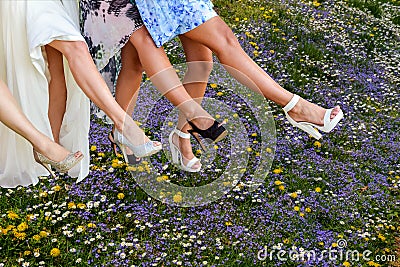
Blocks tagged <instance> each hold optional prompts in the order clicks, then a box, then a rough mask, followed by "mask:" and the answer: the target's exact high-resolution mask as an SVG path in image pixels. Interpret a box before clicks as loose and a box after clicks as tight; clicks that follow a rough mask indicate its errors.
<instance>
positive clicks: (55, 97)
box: [45, 45, 67, 143]
mask: <svg viewBox="0 0 400 267" xmlns="http://www.w3.org/2000/svg"><path fill="white" fill-rule="evenodd" d="M45 48H46V54H47V62H48V66H49V71H50V77H51V78H50V83H49V112H48V116H49V120H50V125H51V130H52V132H53V137H54V141H55V142H56V143H60V129H61V125H62V121H63V118H64V114H65V109H66V106H67V85H66V83H65V75H64V64H63V55H62V54H61V53H60V52H59V51H58V50H56V49H54V48H52V47H51V46H48V45H46V46H45Z"/></svg>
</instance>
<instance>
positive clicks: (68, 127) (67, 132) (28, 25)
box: [0, 0, 90, 188]
mask: <svg viewBox="0 0 400 267" xmlns="http://www.w3.org/2000/svg"><path fill="white" fill-rule="evenodd" d="M54 40H65V41H84V38H83V37H82V36H81V34H80V31H79V13H78V4H77V1H75V0H64V1H63V2H62V1H60V0H53V1H46V0H7V1H1V0H0V79H2V80H3V81H4V82H5V83H6V84H7V85H8V87H9V88H10V90H11V92H12V94H13V96H14V97H15V99H16V100H17V102H19V104H20V106H21V108H22V110H23V112H24V113H25V115H26V116H27V117H28V119H29V120H30V121H31V122H32V123H33V125H34V126H35V127H36V128H37V129H38V130H39V131H41V132H43V133H44V134H46V135H47V136H49V137H51V138H52V132H51V128H50V123H49V120H48V114H47V113H48V104H49V93H48V90H49V89H48V83H49V75H48V69H47V63H46V60H45V55H44V54H43V46H44V45H46V44H49V43H50V42H52V41H54ZM64 62H65V63H64V68H65V76H66V82H67V88H68V89H67V90H68V92H67V108H66V113H65V116H64V119H63V124H62V127H61V132H60V143H61V145H62V146H64V147H65V148H66V149H68V150H70V151H78V150H80V151H82V153H83V154H84V159H83V160H82V161H81V163H80V164H78V165H77V166H75V167H74V168H73V169H72V170H70V172H69V175H71V176H72V177H78V180H77V181H78V182H79V181H81V180H82V179H84V178H85V177H86V176H87V175H88V173H89V160H90V155H89V141H88V133H89V126H90V101H89V99H88V98H87V97H86V96H85V94H84V93H83V92H82V91H81V89H80V88H79V87H78V86H77V84H76V82H75V80H74V79H73V77H72V74H71V71H70V69H69V68H68V65H67V64H66V60H65V59H64ZM0 97H1V96H0ZM42 175H46V176H47V175H48V173H47V172H46V170H45V169H44V168H43V167H42V166H40V165H39V164H37V163H36V162H35V160H34V158H33V153H32V146H31V144H30V143H29V142H27V141H26V140H25V139H23V138H22V137H20V136H19V135H17V134H16V133H14V132H13V131H11V130H10V129H8V128H7V127H5V126H4V125H3V124H1V123H0V186H1V187H9V188H12V187H16V186H18V185H23V186H27V185H30V184H36V183H37V182H38V176H42Z"/></svg>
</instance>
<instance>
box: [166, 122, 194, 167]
mask: <svg viewBox="0 0 400 267" xmlns="http://www.w3.org/2000/svg"><path fill="white" fill-rule="evenodd" d="M174 134H177V135H178V136H179V137H181V138H184V139H190V134H187V133H184V132H182V131H180V130H178V129H176V128H175V129H174V130H173V131H172V132H171V133H170V135H169V138H168V141H169V147H170V149H171V154H172V162H173V163H174V164H176V165H178V167H179V168H180V169H182V170H184V171H187V172H199V171H200V169H201V164H200V166H199V167H198V168H196V169H193V168H192V167H193V166H194V165H195V164H196V163H197V162H199V163H200V159H198V158H197V157H194V158H192V159H191V160H189V162H188V163H187V164H186V165H185V164H184V163H183V155H182V153H181V151H180V150H179V147H177V146H176V145H175V144H174V143H173V141H172V140H173V135H174Z"/></svg>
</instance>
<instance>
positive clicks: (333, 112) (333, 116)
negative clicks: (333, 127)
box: [331, 106, 340, 119]
mask: <svg viewBox="0 0 400 267" xmlns="http://www.w3.org/2000/svg"><path fill="white" fill-rule="evenodd" d="M339 112H340V107H339V106H336V107H335V108H334V109H333V110H332V112H331V119H333V118H335V116H336V115H337V114H339Z"/></svg>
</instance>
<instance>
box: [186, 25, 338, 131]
mask: <svg viewBox="0 0 400 267" xmlns="http://www.w3.org/2000/svg"><path fill="white" fill-rule="evenodd" d="M184 35H185V37H187V38H190V39H192V40H193V41H197V42H199V43H201V44H203V45H205V46H207V47H209V48H210V49H211V50H212V51H213V52H214V53H215V54H216V55H217V57H218V58H219V60H220V62H221V63H222V64H224V65H225V66H226V67H227V70H228V72H230V73H231V75H232V76H233V77H235V78H236V79H237V80H238V81H239V82H241V83H242V84H244V85H245V86H247V87H249V88H250V89H252V90H254V91H256V92H259V93H262V94H263V95H264V96H265V97H266V98H268V99H270V100H272V101H274V102H275V103H277V104H278V105H281V106H284V105H286V104H287V103H288V102H289V101H290V100H291V99H292V97H293V94H292V93H290V92H288V91H287V90H285V89H283V88H282V87H281V86H280V85H279V84H277V83H276V82H275V81H274V80H273V79H272V78H271V77H269V76H268V75H267V74H266V73H265V72H264V71H263V70H262V69H261V68H260V67H259V66H258V65H257V64H256V63H255V62H254V61H253V60H252V59H251V58H250V57H249V56H248V55H247V54H246V52H244V51H243V49H242V48H241V46H240V44H239V42H238V40H237V39H236V37H235V35H234V34H233V33H232V30H231V29H230V28H229V27H228V26H227V25H226V24H225V22H224V21H223V20H222V19H221V18H219V17H215V18H212V19H210V20H208V21H207V22H205V23H204V24H202V25H200V26H199V27H197V28H195V29H194V30H192V31H189V32H187V33H185V34H184ZM232 55H234V56H232ZM260 91H261V92H260ZM339 110H340V108H339V107H336V108H335V109H334V111H333V113H332V115H331V118H332V117H334V116H335V115H336V114H338V112H339ZM289 113H290V115H291V117H292V118H293V119H294V120H296V121H308V122H311V123H315V124H318V125H322V124H323V117H324V114H325V109H323V108H322V107H319V106H317V105H314V104H312V103H310V102H308V101H306V100H303V99H302V100H301V101H300V102H299V103H298V104H297V105H296V106H295V108H293V109H292V111H291V112H289Z"/></svg>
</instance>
